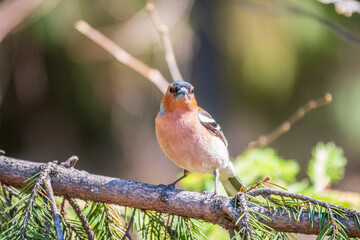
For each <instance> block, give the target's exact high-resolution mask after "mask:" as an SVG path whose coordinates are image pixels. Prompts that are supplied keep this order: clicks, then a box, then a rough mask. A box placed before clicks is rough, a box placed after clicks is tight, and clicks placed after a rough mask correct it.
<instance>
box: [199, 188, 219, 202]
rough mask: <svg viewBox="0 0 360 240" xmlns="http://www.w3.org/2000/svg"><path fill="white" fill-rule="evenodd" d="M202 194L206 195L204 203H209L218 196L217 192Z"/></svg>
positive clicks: (204, 192)
mask: <svg viewBox="0 0 360 240" xmlns="http://www.w3.org/2000/svg"><path fill="white" fill-rule="evenodd" d="M201 194H203V195H205V196H204V198H203V202H208V201H209V200H210V199H211V198H212V197H215V196H217V192H216V191H213V192H207V191H203V192H202V193H201Z"/></svg>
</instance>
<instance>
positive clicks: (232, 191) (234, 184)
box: [221, 176, 245, 196]
mask: <svg viewBox="0 0 360 240" xmlns="http://www.w3.org/2000/svg"><path fill="white" fill-rule="evenodd" d="M221 183H222V185H223V186H224V188H225V191H226V192H227V194H228V195H229V196H235V195H236V194H237V193H238V192H239V191H240V190H244V189H245V184H243V183H242V182H241V181H240V179H239V178H238V177H237V176H232V177H229V178H228V179H226V180H221Z"/></svg>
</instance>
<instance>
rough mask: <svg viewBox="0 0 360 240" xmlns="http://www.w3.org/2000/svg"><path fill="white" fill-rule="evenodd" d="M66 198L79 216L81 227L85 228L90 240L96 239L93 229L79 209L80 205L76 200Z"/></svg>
mask: <svg viewBox="0 0 360 240" xmlns="http://www.w3.org/2000/svg"><path fill="white" fill-rule="evenodd" d="M66 200H67V201H68V202H69V203H70V205H71V207H72V208H73V209H74V211H75V213H76V214H77V216H78V217H79V219H80V221H81V224H82V226H83V228H84V229H85V232H86V234H87V236H88V238H89V239H90V240H96V237H95V234H94V232H93V230H92V229H91V227H90V224H89V222H88V220H87V219H86V217H85V215H84V213H83V212H82V211H81V209H80V206H79V205H78V204H77V202H76V201H75V200H74V199H72V198H66Z"/></svg>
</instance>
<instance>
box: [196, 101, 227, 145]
mask: <svg viewBox="0 0 360 240" xmlns="http://www.w3.org/2000/svg"><path fill="white" fill-rule="evenodd" d="M198 116H199V120H200V122H201V124H202V125H203V126H204V127H205V128H206V129H207V130H208V131H209V132H210V133H211V134H212V135H214V136H216V137H219V138H220V139H221V140H222V141H223V142H224V144H225V146H227V145H228V143H227V140H226V138H225V136H224V133H223V131H222V130H221V127H220V125H219V124H217V123H216V121H215V120H214V119H213V118H212V117H211V115H210V114H209V113H208V112H206V111H205V110H204V109H202V108H201V107H198Z"/></svg>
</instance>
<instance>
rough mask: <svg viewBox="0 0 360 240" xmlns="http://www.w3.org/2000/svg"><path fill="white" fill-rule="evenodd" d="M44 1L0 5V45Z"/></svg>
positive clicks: (33, 0) (20, 1) (17, 1)
mask: <svg viewBox="0 0 360 240" xmlns="http://www.w3.org/2000/svg"><path fill="white" fill-rule="evenodd" d="M42 2H44V0H13V1H2V2H1V3H0V43H1V42H2V40H3V39H4V38H5V37H6V35H8V34H9V32H11V30H13V29H14V28H15V27H16V26H17V25H18V24H19V23H21V22H22V21H23V20H24V19H25V18H26V17H27V16H29V15H30V14H31V13H32V12H33V11H34V10H35V9H36V8H37V7H38V6H39V5H40V4H41V3H42Z"/></svg>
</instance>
